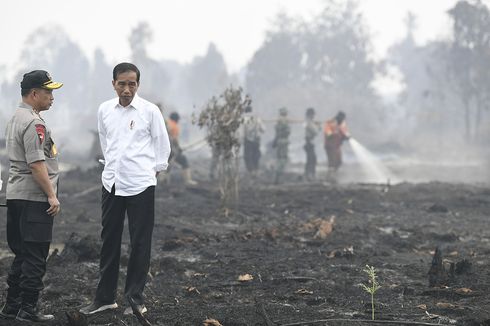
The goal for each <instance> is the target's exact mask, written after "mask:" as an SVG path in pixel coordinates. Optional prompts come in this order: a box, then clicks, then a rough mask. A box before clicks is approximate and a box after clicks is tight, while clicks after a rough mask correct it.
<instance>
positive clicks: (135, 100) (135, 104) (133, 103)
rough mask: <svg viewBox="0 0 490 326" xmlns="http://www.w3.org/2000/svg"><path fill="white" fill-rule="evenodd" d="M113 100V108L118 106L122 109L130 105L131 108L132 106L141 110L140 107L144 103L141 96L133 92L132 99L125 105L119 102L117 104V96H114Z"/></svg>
mask: <svg viewBox="0 0 490 326" xmlns="http://www.w3.org/2000/svg"><path fill="white" fill-rule="evenodd" d="M114 100H115V102H116V104H115V105H114V108H115V109H119V108H122V109H124V108H128V107H132V108H134V109H136V110H141V108H142V107H143V105H144V103H143V100H142V99H141V97H139V96H138V93H136V94H134V97H133V100H132V101H131V103H130V104H129V105H128V106H126V107H124V106H122V105H121V104H119V98H118V97H116V98H115V99H114Z"/></svg>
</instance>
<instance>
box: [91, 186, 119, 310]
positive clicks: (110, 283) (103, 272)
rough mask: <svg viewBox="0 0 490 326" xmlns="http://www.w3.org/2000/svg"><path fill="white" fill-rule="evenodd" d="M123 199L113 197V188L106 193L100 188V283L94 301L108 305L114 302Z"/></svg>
mask: <svg viewBox="0 0 490 326" xmlns="http://www.w3.org/2000/svg"><path fill="white" fill-rule="evenodd" d="M125 198H126V197H123V196H116V195H115V188H114V187H112V191H111V192H108V191H107V190H106V189H105V188H104V187H102V233H101V238H102V248H101V250H100V281H99V284H98V286H97V292H96V294H95V301H97V302H100V303H103V304H110V303H113V302H115V300H116V293H117V280H118V277H119V259H120V257H121V238H122V232H123V229H124V218H125V213H126V208H125Z"/></svg>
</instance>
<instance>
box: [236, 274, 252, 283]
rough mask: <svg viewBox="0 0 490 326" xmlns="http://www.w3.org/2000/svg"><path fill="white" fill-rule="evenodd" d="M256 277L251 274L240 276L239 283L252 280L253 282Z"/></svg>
mask: <svg viewBox="0 0 490 326" xmlns="http://www.w3.org/2000/svg"><path fill="white" fill-rule="evenodd" d="M253 279H254V277H253V276H252V275H250V274H243V275H239V276H238V281H239V282H249V281H251V280H253Z"/></svg>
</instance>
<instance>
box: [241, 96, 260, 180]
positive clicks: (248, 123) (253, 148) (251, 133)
mask: <svg viewBox="0 0 490 326" xmlns="http://www.w3.org/2000/svg"><path fill="white" fill-rule="evenodd" d="M264 131H265V128H264V124H263V123H262V120H260V118H259V117H258V116H256V115H254V114H253V113H252V106H250V105H249V106H247V107H246V108H245V114H244V118H243V158H244V160H245V167H246V168H247V171H248V172H249V173H250V175H251V176H252V178H256V177H257V174H258V171H259V160H260V156H261V153H260V136H261V135H262V134H263V133H264Z"/></svg>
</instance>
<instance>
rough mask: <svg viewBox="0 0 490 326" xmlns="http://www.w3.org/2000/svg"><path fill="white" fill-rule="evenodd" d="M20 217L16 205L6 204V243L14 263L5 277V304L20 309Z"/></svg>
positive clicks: (21, 258) (21, 259)
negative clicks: (6, 285)
mask: <svg viewBox="0 0 490 326" xmlns="http://www.w3.org/2000/svg"><path fill="white" fill-rule="evenodd" d="M20 230H21V216H20V210H19V209H18V207H17V205H14V204H13V203H12V202H9V203H8V210H7V243H8V245H9V247H10V250H12V252H13V253H14V255H15V257H14V261H13V262H12V265H11V266H10V270H9V272H8V277H7V284H8V290H7V304H8V305H9V306H11V307H16V308H20V302H21V299H20V292H21V290H20V275H21V273H22V270H21V266H22V262H23V257H22V234H21V231H20Z"/></svg>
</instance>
